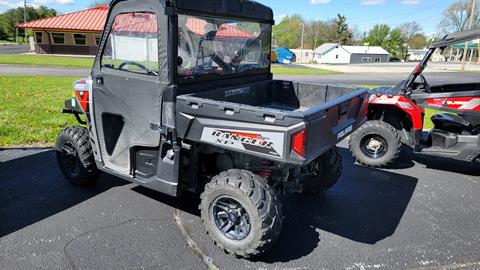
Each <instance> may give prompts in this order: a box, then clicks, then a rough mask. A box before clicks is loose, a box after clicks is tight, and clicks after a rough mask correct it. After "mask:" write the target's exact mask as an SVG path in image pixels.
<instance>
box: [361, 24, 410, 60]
mask: <svg viewBox="0 0 480 270" xmlns="http://www.w3.org/2000/svg"><path fill="white" fill-rule="evenodd" d="M404 42H405V41H404V40H403V38H402V32H401V31H400V29H398V28H395V29H393V30H391V29H390V27H389V26H388V25H386V24H377V25H375V26H374V27H373V28H372V29H371V30H370V31H369V32H368V34H367V35H366V36H365V38H364V39H363V43H367V44H368V45H369V46H381V47H382V48H384V49H385V50H387V51H388V52H389V53H390V54H391V55H392V59H393V58H397V59H400V57H402V50H401V49H402V44H403V43H404Z"/></svg>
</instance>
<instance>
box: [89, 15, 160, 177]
mask: <svg viewBox="0 0 480 270" xmlns="http://www.w3.org/2000/svg"><path fill="white" fill-rule="evenodd" d="M109 25H111V26H112V29H111V30H110V34H109V36H108V38H107V40H106V43H105V48H104V49H103V54H102V55H101V56H100V61H101V62H100V70H99V71H97V72H95V74H94V75H93V76H94V78H93V81H94V87H93V100H94V103H93V110H94V117H95V123H96V129H97V135H98V142H99V146H100V153H101V155H102V160H103V163H104V166H105V167H106V168H108V169H112V170H114V171H116V172H119V173H122V174H131V169H132V168H131V159H132V158H133V157H131V148H132V147H135V146H143V147H158V146H159V144H160V133H159V132H158V130H153V129H151V128H150V127H151V126H152V124H153V125H154V126H160V124H161V123H160V119H161V111H160V110H161V102H162V92H163V91H162V90H161V89H163V88H164V87H163V85H162V84H161V83H160V80H159V76H158V66H159V65H158V26H157V25H158V23H157V19H156V15H155V14H153V13H147V12H130V13H121V14H118V15H117V16H116V17H115V18H114V20H113V22H112V23H111V24H109ZM132 155H134V154H133V153H132Z"/></svg>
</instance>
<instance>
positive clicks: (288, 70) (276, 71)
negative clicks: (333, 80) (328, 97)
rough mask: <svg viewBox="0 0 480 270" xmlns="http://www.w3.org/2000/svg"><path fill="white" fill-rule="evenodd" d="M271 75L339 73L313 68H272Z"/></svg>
mask: <svg viewBox="0 0 480 270" xmlns="http://www.w3.org/2000/svg"><path fill="white" fill-rule="evenodd" d="M272 73H273V74H278V75H280V74H284V75H325V74H338V73H339V72H336V71H332V70H324V69H313V68H288V67H285V68H284V67H272Z"/></svg>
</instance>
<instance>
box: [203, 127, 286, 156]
mask: <svg viewBox="0 0 480 270" xmlns="http://www.w3.org/2000/svg"><path fill="white" fill-rule="evenodd" d="M201 140H202V141H206V142H210V143H214V144H219V145H223V146H227V147H231V148H234V149H239V150H245V151H252V152H257V153H261V154H266V155H270V156H275V157H282V156H283V153H282V150H283V140H284V138H283V134H282V133H275V132H257V131H247V130H224V129H219V128H204V129H203V132H202V138H201Z"/></svg>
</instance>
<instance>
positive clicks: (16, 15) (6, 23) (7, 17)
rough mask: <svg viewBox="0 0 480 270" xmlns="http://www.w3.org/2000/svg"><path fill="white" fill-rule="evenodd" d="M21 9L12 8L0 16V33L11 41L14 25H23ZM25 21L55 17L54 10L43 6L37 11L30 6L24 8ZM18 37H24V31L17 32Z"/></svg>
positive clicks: (13, 35)
mask: <svg viewBox="0 0 480 270" xmlns="http://www.w3.org/2000/svg"><path fill="white" fill-rule="evenodd" d="M23 11H24V9H23V7H18V8H12V9H9V10H7V11H5V12H4V13H3V14H1V16H0V32H1V33H3V34H4V35H5V36H6V37H7V38H9V39H11V40H13V38H14V37H15V34H16V25H17V23H23V20H24V18H23ZM26 14H27V21H31V20H36V19H43V18H48V17H52V16H56V15H57V11H56V10H55V9H51V8H47V7H45V6H40V7H39V8H38V9H35V8H33V7H31V6H27V8H26ZM19 35H24V30H22V29H20V30H19Z"/></svg>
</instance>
